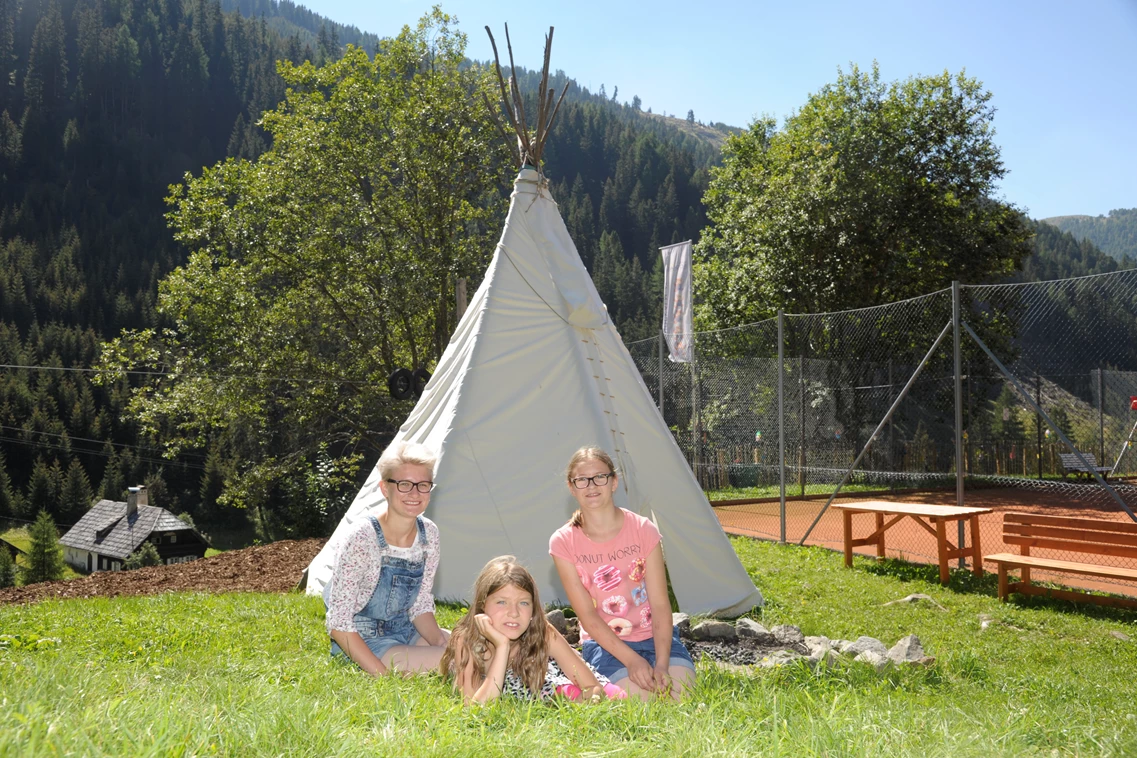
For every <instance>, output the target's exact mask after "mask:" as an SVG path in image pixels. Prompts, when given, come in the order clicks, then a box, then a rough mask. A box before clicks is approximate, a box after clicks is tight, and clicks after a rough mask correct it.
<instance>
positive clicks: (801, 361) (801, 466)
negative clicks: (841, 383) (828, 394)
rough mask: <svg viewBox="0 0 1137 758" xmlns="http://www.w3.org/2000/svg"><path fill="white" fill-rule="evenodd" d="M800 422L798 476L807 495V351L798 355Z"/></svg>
mask: <svg viewBox="0 0 1137 758" xmlns="http://www.w3.org/2000/svg"><path fill="white" fill-rule="evenodd" d="M797 377H798V394H797V397H798V416H797V418H798V422H799V425H800V427H801V436H800V437H798V445H797V453H798V454H797V478H798V483H799V484H801V496H802V497H803V498H804V497H805V351H804V350H803V351H802V353H801V355H800V356H799V357H798V363H797Z"/></svg>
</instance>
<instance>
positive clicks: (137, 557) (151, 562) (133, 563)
mask: <svg viewBox="0 0 1137 758" xmlns="http://www.w3.org/2000/svg"><path fill="white" fill-rule="evenodd" d="M161 565H162V556H160V555H158V548H156V547H154V543H153V542H151V541H150V540H146V541H145V542H143V543H142V544H141V545H139V546H138V549H137V550H135V551H134V552H133V553H131V554H130V555H128V556H127V557H126V560H125V561H123V564H122V567H123V568H124V569H126V570H127V571H133V570H134V569H139V568H142V567H144V566H161Z"/></svg>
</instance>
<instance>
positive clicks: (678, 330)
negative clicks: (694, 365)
mask: <svg viewBox="0 0 1137 758" xmlns="http://www.w3.org/2000/svg"><path fill="white" fill-rule="evenodd" d="M659 252H660V253H661V254H662V255H663V336H664V337H665V338H666V339H667V347H668V348H669V349H670V351H671V356H670V357H671V360H672V361H674V362H675V363H690V362H691V331H692V324H691V240H687V241H686V242H679V243H677V244H675V245H668V246H667V247H661V248H660V249H659Z"/></svg>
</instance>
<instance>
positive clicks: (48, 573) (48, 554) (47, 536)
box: [23, 511, 63, 584]
mask: <svg viewBox="0 0 1137 758" xmlns="http://www.w3.org/2000/svg"><path fill="white" fill-rule="evenodd" d="M28 536H29V537H31V546H30V547H29V548H28V559H27V561H26V563H25V565H24V568H23V583H24V584H33V583H35V582H50V581H54V580H56V579H62V578H63V548H61V547H60V546H59V533H58V532H57V531H56V530H55V521H54V519H52V518H51V514H50V513H48V512H47V511H40V512H39V515H38V516H36V520H35V523H34V524H32V526H31V528H30V529H28Z"/></svg>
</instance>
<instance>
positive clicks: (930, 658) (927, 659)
mask: <svg viewBox="0 0 1137 758" xmlns="http://www.w3.org/2000/svg"><path fill="white" fill-rule="evenodd" d="M935 662H936V657H935V656H934V655H925V656H924V657H923V658H921V659H920V660H918V661H912V665H913V666H923V667H924V668H928V667H929V666H931V665H933V664H934V663H935Z"/></svg>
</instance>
